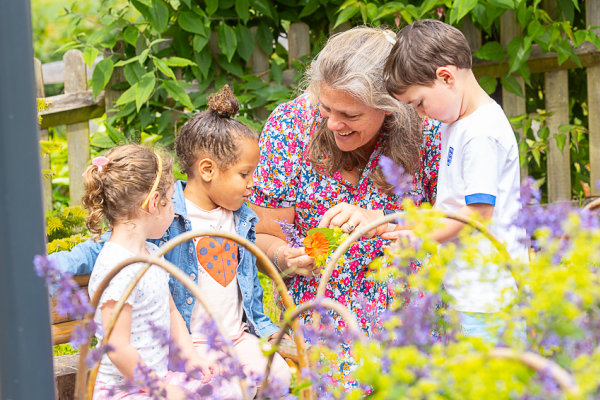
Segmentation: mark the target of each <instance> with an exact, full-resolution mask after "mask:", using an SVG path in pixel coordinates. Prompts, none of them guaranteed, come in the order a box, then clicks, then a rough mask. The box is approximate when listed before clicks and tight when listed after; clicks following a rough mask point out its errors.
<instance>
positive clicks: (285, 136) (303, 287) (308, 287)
mask: <svg viewBox="0 0 600 400" xmlns="http://www.w3.org/2000/svg"><path fill="white" fill-rule="evenodd" d="M321 120H322V118H321V116H320V114H319V110H318V107H312V106H311V105H310V104H309V102H308V97H307V96H305V95H303V96H300V97H298V98H296V99H295V100H293V101H291V102H288V103H284V104H281V105H279V106H278V107H277V108H276V109H275V110H274V111H273V113H272V114H271V116H270V117H269V119H268V120H267V123H266V124H265V127H264V129H263V132H262V135H261V138H260V160H259V163H258V168H257V169H256V172H255V175H254V183H255V187H254V191H253V194H252V196H251V197H250V201H251V202H252V203H254V204H256V205H258V206H262V207H268V208H281V207H295V210H296V216H295V221H294V223H295V225H296V227H297V229H298V233H299V234H300V236H301V237H302V236H305V235H306V233H307V232H308V230H309V229H311V228H313V227H316V226H317V225H318V224H319V221H320V220H321V217H322V216H323V214H324V213H325V211H327V210H328V209H330V208H331V207H333V206H334V205H336V204H339V203H342V202H346V203H349V204H354V205H357V206H360V207H362V208H366V209H372V210H378V209H382V208H387V209H391V210H397V209H400V208H401V204H400V203H401V200H402V199H399V198H398V196H396V195H393V194H392V195H390V194H386V193H384V192H383V191H381V190H380V189H378V188H377V187H376V186H375V184H374V183H373V181H372V180H371V178H370V176H369V171H373V170H374V169H375V168H377V166H378V162H379V158H380V156H381V155H382V154H383V151H384V148H383V146H382V143H381V139H380V141H379V142H378V143H377V144H376V147H375V150H374V151H373V153H372V155H371V158H370V160H369V161H368V163H367V166H366V167H365V169H364V172H363V173H362V174H361V176H360V177H359V181H358V185H357V186H353V185H352V184H350V183H349V182H347V181H345V180H344V179H343V178H342V177H341V174H340V172H339V171H336V172H335V173H333V174H332V175H322V174H319V173H318V172H317V171H316V170H315V168H313V166H312V164H311V162H310V161H309V160H308V145H309V142H310V139H311V137H312V135H313V133H314V131H315V129H316V127H317V124H318V123H319V122H320V121H321ZM439 126H440V124H439V122H437V121H432V120H427V119H426V120H425V122H424V130H423V145H422V146H421V150H420V153H421V164H420V167H419V169H418V171H417V173H416V176H415V179H414V188H413V189H414V192H413V193H411V194H413V195H416V196H415V197H416V202H417V203H420V202H422V201H423V202H425V201H429V202H432V201H433V199H434V198H435V188H436V184H437V174H438V161H439V158H440V143H441V142H440V136H439V135H440V133H439ZM399 200H400V201H399ZM288 222H291V221H288ZM386 242H387V241H385V240H383V239H381V238H379V237H376V238H373V239H363V240H360V241H359V242H356V243H354V244H353V245H352V246H351V248H350V249H349V250H348V251H347V252H346V254H345V255H344V257H343V259H344V262H343V263H338V266H337V267H336V268H335V269H334V271H333V274H332V277H331V279H330V281H329V284H328V286H327V290H326V296H327V297H330V298H332V299H334V300H337V301H338V302H340V303H341V304H343V305H344V306H346V307H347V308H348V309H349V310H351V311H352V312H353V313H354V314H355V315H356V317H357V321H358V322H359V326H361V327H362V329H363V330H364V331H365V332H366V333H367V334H370V333H371V332H372V330H373V329H374V328H376V326H373V325H374V322H376V321H377V320H378V316H379V314H380V313H382V312H383V311H384V310H385V309H386V308H387V307H388V305H389V303H390V301H391V300H392V297H391V295H392V293H391V290H390V289H389V288H388V285H386V284H385V283H380V282H377V281H375V280H374V279H373V278H371V277H369V276H368V265H369V264H370V263H371V261H373V260H374V259H375V258H377V257H379V256H381V255H382V254H383V253H382V247H383V245H384V244H386ZM318 285H319V278H318V277H317V278H314V277H305V276H300V275H297V276H295V277H293V278H292V280H291V282H289V283H288V288H289V291H290V294H291V296H292V298H293V299H294V302H295V303H296V304H301V303H304V302H306V301H309V300H311V299H312V298H313V297H314V296H315V294H316V291H317V287H318ZM332 316H333V315H332ZM333 318H334V324H336V328H337V329H338V330H340V331H341V330H343V327H344V325H345V324H344V321H343V320H342V319H341V318H338V317H337V316H333ZM301 320H302V322H303V323H306V324H310V322H311V320H312V314H311V313H306V314H305V315H302V317H301ZM375 325H376V324H375Z"/></svg>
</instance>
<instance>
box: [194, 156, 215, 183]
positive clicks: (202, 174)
mask: <svg viewBox="0 0 600 400" xmlns="http://www.w3.org/2000/svg"><path fill="white" fill-rule="evenodd" d="M216 168H217V165H216V163H215V162H214V161H213V160H211V159H210V158H203V159H201V160H199V161H198V162H197V164H196V172H197V176H198V177H199V178H200V179H202V180H203V181H205V182H210V181H212V179H213V176H214V174H215V169H216Z"/></svg>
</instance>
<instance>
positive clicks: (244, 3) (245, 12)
mask: <svg viewBox="0 0 600 400" xmlns="http://www.w3.org/2000/svg"><path fill="white" fill-rule="evenodd" d="M235 12H236V14H237V15H238V17H240V19H241V20H242V21H244V24H245V23H247V22H248V20H249V19H250V3H249V2H248V0H235Z"/></svg>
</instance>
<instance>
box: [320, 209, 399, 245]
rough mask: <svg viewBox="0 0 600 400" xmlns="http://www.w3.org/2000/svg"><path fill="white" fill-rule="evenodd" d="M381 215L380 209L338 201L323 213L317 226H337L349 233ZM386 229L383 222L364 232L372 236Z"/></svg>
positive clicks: (367, 235) (369, 236) (368, 236)
mask: <svg viewBox="0 0 600 400" xmlns="http://www.w3.org/2000/svg"><path fill="white" fill-rule="evenodd" d="M381 217H383V211H382V210H367V209H366V208H361V207H359V206H355V205H352V204H348V203H340V204H336V205H335V206H333V207H331V208H330V209H329V210H327V211H326V212H325V214H323V218H321V222H320V223H319V228H333V227H336V226H339V227H340V228H342V230H343V231H344V232H346V233H351V232H352V231H353V230H355V229H357V228H358V227H360V226H365V225H367V224H369V223H371V222H373V221H375V220H376V219H378V218H381ZM386 230H387V225H386V224H383V225H380V226H378V227H377V228H375V229H372V230H370V231H369V232H367V234H365V237H367V238H372V237H373V236H379V235H381V234H382V233H383V232H385V231H386Z"/></svg>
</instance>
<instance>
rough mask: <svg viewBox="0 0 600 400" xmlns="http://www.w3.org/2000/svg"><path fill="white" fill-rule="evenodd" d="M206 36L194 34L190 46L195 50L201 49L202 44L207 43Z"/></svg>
mask: <svg viewBox="0 0 600 400" xmlns="http://www.w3.org/2000/svg"><path fill="white" fill-rule="evenodd" d="M208 39H209V38H208V36H203V35H194V39H193V40H192V47H193V48H194V51H195V52H198V51H202V49H203V48H204V46H206V44H207V43H208Z"/></svg>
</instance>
